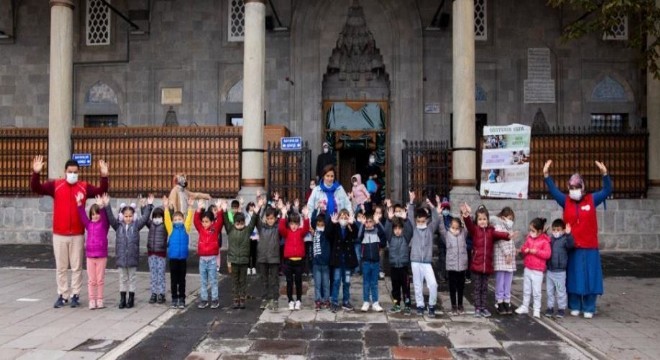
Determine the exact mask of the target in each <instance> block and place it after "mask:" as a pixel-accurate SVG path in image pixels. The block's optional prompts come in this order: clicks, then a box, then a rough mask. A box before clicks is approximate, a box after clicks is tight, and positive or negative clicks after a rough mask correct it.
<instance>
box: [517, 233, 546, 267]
mask: <svg viewBox="0 0 660 360" xmlns="http://www.w3.org/2000/svg"><path fill="white" fill-rule="evenodd" d="M528 249H529V250H536V253H535V254H532V253H525V252H526V250H528ZM550 251H551V250H550V238H549V237H548V235H547V234H541V235H539V236H537V237H536V238H533V237H531V236H529V235H528V236H527V240H525V244H523V246H522V247H521V248H520V253H521V254H522V256H523V258H524V259H523V263H524V264H525V267H526V268H527V269H532V270H537V271H545V267H546V264H545V263H546V261H548V259H550Z"/></svg>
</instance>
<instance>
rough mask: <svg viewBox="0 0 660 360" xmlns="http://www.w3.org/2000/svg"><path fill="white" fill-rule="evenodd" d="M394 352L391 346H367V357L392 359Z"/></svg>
mask: <svg viewBox="0 0 660 360" xmlns="http://www.w3.org/2000/svg"><path fill="white" fill-rule="evenodd" d="M391 358H392V352H391V351H390V347H369V348H367V359H391Z"/></svg>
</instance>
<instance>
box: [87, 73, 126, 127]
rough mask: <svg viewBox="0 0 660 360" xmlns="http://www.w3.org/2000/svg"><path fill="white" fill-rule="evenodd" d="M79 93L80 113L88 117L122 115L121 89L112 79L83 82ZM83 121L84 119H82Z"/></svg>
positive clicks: (122, 100)
mask: <svg viewBox="0 0 660 360" xmlns="http://www.w3.org/2000/svg"><path fill="white" fill-rule="evenodd" d="M81 89H84V90H83V91H82V92H81V93H79V94H80V95H79V96H80V97H78V99H79V103H78V106H77V109H78V113H79V114H80V115H81V116H83V118H84V116H86V115H117V116H120V115H121V106H120V104H123V103H124V99H123V96H122V92H121V91H120V90H121V87H120V86H119V85H118V84H117V83H116V82H114V81H113V80H111V79H107V78H106V79H99V78H96V79H95V80H92V81H89V82H83V83H82V84H81ZM81 120H82V119H81Z"/></svg>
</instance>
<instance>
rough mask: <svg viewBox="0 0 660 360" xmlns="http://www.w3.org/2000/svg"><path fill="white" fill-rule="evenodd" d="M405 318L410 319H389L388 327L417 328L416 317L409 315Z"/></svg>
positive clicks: (396, 328) (397, 328)
mask: <svg viewBox="0 0 660 360" xmlns="http://www.w3.org/2000/svg"><path fill="white" fill-rule="evenodd" d="M406 319H410V321H390V328H392V329H394V330H419V323H418V321H417V319H413V318H412V317H410V316H407V317H406Z"/></svg>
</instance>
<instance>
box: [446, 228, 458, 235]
mask: <svg viewBox="0 0 660 360" xmlns="http://www.w3.org/2000/svg"><path fill="white" fill-rule="evenodd" d="M449 232H450V233H452V234H453V235H454V236H456V235H458V233H460V232H461V230H454V229H452V228H449Z"/></svg>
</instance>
